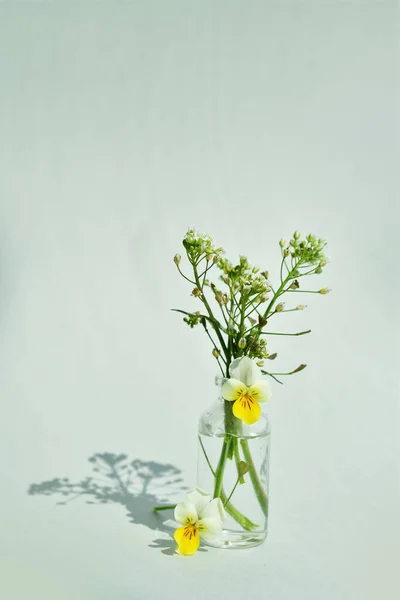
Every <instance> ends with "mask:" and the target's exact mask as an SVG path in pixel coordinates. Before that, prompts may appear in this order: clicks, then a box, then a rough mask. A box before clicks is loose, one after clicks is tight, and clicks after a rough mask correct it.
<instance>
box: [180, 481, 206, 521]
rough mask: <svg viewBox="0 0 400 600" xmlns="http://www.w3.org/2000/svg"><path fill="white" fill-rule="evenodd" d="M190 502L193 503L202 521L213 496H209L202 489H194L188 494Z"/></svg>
mask: <svg viewBox="0 0 400 600" xmlns="http://www.w3.org/2000/svg"><path fill="white" fill-rule="evenodd" d="M186 498H187V500H188V502H191V503H192V504H193V506H194V507H195V509H196V512H197V514H198V518H199V519H201V518H202V516H203V513H204V511H205V509H206V507H207V506H208V505H209V503H210V500H211V496H210V495H209V494H207V492H205V491H204V490H202V489H201V488H198V487H196V488H194V490H192V491H191V492H189V493H188V494H186Z"/></svg>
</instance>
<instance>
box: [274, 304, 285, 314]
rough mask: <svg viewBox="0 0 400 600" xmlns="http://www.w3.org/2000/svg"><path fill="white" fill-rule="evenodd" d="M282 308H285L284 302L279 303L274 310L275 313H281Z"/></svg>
mask: <svg viewBox="0 0 400 600" xmlns="http://www.w3.org/2000/svg"><path fill="white" fill-rule="evenodd" d="M284 308H285V303H284V302H279V304H278V305H277V307H276V308H275V312H282V311H283V309H284Z"/></svg>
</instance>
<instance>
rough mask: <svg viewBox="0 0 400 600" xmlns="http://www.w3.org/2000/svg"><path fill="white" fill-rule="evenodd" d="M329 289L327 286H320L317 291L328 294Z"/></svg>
mask: <svg viewBox="0 0 400 600" xmlns="http://www.w3.org/2000/svg"><path fill="white" fill-rule="evenodd" d="M330 291H331V290H330V289H329V288H321V289H320V290H319V293H320V294H329V292H330Z"/></svg>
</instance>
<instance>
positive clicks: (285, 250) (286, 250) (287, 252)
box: [283, 248, 290, 258]
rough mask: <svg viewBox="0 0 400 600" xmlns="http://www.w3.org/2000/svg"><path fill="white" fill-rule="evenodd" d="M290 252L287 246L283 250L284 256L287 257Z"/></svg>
mask: <svg viewBox="0 0 400 600" xmlns="http://www.w3.org/2000/svg"><path fill="white" fill-rule="evenodd" d="M289 254H290V252H289V248H285V249H284V251H283V256H284V257H285V258H286V257H287V256H289Z"/></svg>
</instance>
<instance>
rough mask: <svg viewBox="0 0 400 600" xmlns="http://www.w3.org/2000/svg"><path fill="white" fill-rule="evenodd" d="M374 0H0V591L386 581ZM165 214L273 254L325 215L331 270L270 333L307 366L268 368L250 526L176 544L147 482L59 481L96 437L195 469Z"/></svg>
mask: <svg viewBox="0 0 400 600" xmlns="http://www.w3.org/2000/svg"><path fill="white" fill-rule="evenodd" d="M396 4H397V3H395V2H390V1H388V2H384V1H383V2H378V1H377V2H373V1H364V2H361V1H360V2H357V1H356V0H354V1H352V2H350V1H348V2H345V1H343V2H339V1H336V2H335V1H332V2H323V1H321V2H316V1H315V2H312V1H305V2H294V1H293V2H287V1H284V2H263V1H256V0H247V1H246V2H244V1H237V0H230V1H228V0H226V1H223V0H215V1H213V2H209V1H204V0H202V1H198V2H196V1H190V0H188V1H183V0H182V1H176V0H169V1H167V0H165V1H162V0H158V1H152V0H150V1H147V2H139V1H138V2H135V1H132V2H107V3H98V2H92V3H79V4H78V3H76V4H74V3H72V4H70V3H68V4H67V3H57V2H54V3H53V2H14V3H10V2H3V3H2V4H1V5H0V76H1V95H0V107H1V108H0V116H1V137H0V140H1V141H0V147H1V156H0V164H1V180H0V193H1V195H0V352H1V360H0V369H1V374H0V397H1V402H2V418H1V420H0V447H1V450H2V454H1V456H2V460H1V467H0V468H1V485H2V493H1V532H0V557H1V560H0V568H1V577H0V590H1V597H2V598H3V597H4V599H6V600H39V599H40V600H47V599H49V600H65V599H67V598H68V600H70V599H73V600H111V599H112V600H127V599H129V600H131V599H132V600H152V599H154V598H162V599H165V600H172V599H174V600H176V599H177V598H178V599H179V598H185V597H190V598H194V599H195V600H197V599H200V598H209V599H210V600H214V599H217V598H224V599H225V598H234V599H235V600H237V599H239V598H250V597H251V598H257V597H260V598H261V597H263V598H270V599H271V600H292V599H293V600H294V599H303V598H304V599H307V600H322V599H323V600H375V599H376V598H382V599H384V600H392V599H394V598H398V597H399V596H398V594H399V593H400V592H399V584H398V579H397V575H396V574H395V568H396V566H397V565H398V560H399V545H398V536H399V511H398V509H399V488H398V480H397V475H396V473H398V466H399V446H398V445H397V439H398V436H399V428H398V396H399V386H398V376H397V373H398V363H399V352H398V339H399V333H400V331H399V320H398V309H397V303H398V297H399V292H400V289H399V277H398V267H397V265H398V259H399V255H398V243H397V242H398V233H399V212H398V201H399V180H398V172H396V167H397V165H398V160H399V152H398V150H399V149H398V143H397V141H398V129H397V126H398V121H397V118H398V111H397V102H398V98H397V99H396V95H395V84H396V78H397V71H398V66H399V65H398V59H397V56H398V55H397V51H398V49H397V47H396V37H397V36H398V34H399V27H398V11H397V9H396ZM188 226H196V227H197V228H199V229H200V230H202V231H206V232H208V233H210V234H211V235H213V236H214V237H215V238H216V240H217V241H218V243H220V244H221V245H223V246H224V248H225V249H226V251H227V253H228V255H229V256H231V257H232V259H235V257H237V255H238V254H239V253H242V254H243V253H244V254H247V255H248V256H249V258H250V260H251V261H253V262H255V263H256V264H259V265H260V266H262V267H263V268H267V269H269V271H270V273H271V275H272V276H273V277H275V276H276V275H277V271H278V268H277V267H278V262H279V246H278V240H279V238H280V237H282V236H286V237H287V236H290V235H291V233H292V232H293V230H294V229H299V230H300V231H302V232H309V231H312V232H315V233H316V234H317V235H322V236H324V237H326V238H327V239H328V240H329V250H328V254H329V255H330V256H331V259H332V262H331V265H330V266H329V268H327V269H326V273H325V274H324V276H323V277H322V278H320V279H318V280H317V281H316V282H315V285H316V286H317V287H322V286H323V285H327V286H329V287H331V288H332V289H333V292H332V293H331V294H330V295H328V296H324V297H322V296H321V297H320V296H308V297H305V298H304V303H307V304H308V309H307V311H304V313H299V314H298V313H290V314H289V315H287V317H285V319H284V320H282V322H284V323H285V324H284V327H285V330H286V331H293V330H296V331H298V330H301V329H305V328H311V329H312V330H313V333H312V335H310V336H308V337H300V338H293V339H292V338H282V339H279V342H278V340H277V341H276V344H275V345H273V344H272V346H273V347H274V348H275V349H276V350H278V352H279V359H277V361H276V363H277V365H276V366H277V367H279V370H285V369H290V368H293V367H295V366H296V365H298V364H299V363H301V362H305V363H307V364H308V367H307V369H306V370H305V371H303V372H302V373H301V374H299V375H297V376H294V377H292V378H289V379H288V380H287V381H286V382H285V383H286V385H285V386H279V385H278V384H273V393H274V398H273V400H272V401H271V403H270V405H269V407H268V412H269V415H270V418H271V422H272V428H273V440H272V443H273V446H272V471H271V490H270V492H271V496H270V497H271V503H270V533H269V538H268V541H267V543H266V544H265V545H264V546H262V547H259V548H256V549H253V550H249V551H240V552H239V551H238V552H229V551H218V550H213V549H211V550H208V551H207V552H202V553H200V552H199V553H198V554H197V555H196V556H195V557H193V558H192V559H185V558H182V557H179V556H177V555H171V553H170V548H173V544H171V543H170V542H169V541H168V536H167V534H166V533H165V532H162V531H161V532H157V531H155V530H154V527H155V525H154V522H153V521H152V520H151V518H150V516H149V514H148V509H149V508H150V504H151V502H150V501H149V502H147V500H151V495H150V494H147V496H146V497H145V498H142V499H141V500H140V499H139V500H140V502H135V498H134V494H135V492H134V491H132V490H131V491H128V492H127V496H126V497H125V501H126V502H128V504H129V502H130V501H131V503H132V504H131V505H130V506H131V510H130V515H128V516H127V513H129V507H128V510H127V507H126V506H125V507H124V506H122V505H121V503H120V502H121V496H120V495H118V494H116V495H114V496H113V499H112V500H111V502H110V503H108V504H104V505H102V504H101V503H100V505H98V502H99V501H101V499H102V498H103V496H104V494H107V492H104V491H103V492H102V491H101V489H100V488H96V489H98V490H99V491H98V497H97V499H96V498H93V497H92V496H85V495H83V496H79V497H77V498H75V499H73V495H71V494H72V492H74V493H75V492H76V494H80V493H81V492H82V491H84V488H83V489H82V485H83V486H84V485H85V483H84V482H85V478H86V477H89V476H91V475H93V476H95V475H96V472H93V470H92V467H93V466H95V465H94V464H93V463H90V462H88V458H89V457H90V456H92V455H93V454H96V453H103V452H108V453H115V454H122V453H123V454H126V455H127V457H128V459H129V460H130V461H131V460H133V459H135V458H137V459H140V460H141V461H155V462H157V463H171V464H172V465H174V467H175V468H176V471H177V472H178V471H180V472H181V477H182V478H183V480H184V481H183V483H179V484H176V485H178V487H179V486H180V485H182V484H184V485H188V486H191V485H193V484H194V483H195V463H196V422H197V418H198V415H199V414H200V412H201V411H202V410H203V409H204V408H205V407H206V406H207V405H208V404H209V403H210V402H211V400H212V399H213V397H214V395H215V390H214V388H213V376H214V373H215V370H216V369H215V364H214V359H213V357H212V356H211V354H210V350H211V349H210V347H209V346H208V344H207V341H206V340H205V339H203V337H204V336H203V335H202V333H201V332H200V331H196V330H195V331H190V330H189V329H188V328H187V327H186V325H184V324H183V323H182V321H181V318H180V317H179V316H178V315H176V314H174V313H171V312H169V309H170V308H173V307H179V308H192V307H194V306H195V301H194V300H193V299H192V298H190V289H189V288H188V286H187V285H186V283H185V282H184V281H183V280H181V279H179V277H178V275H177V273H176V271H175V268H174V264H173V262H172V257H173V255H174V254H175V252H177V251H178V252H179V251H181V247H180V240H181V239H182V236H183V234H184V233H185V231H186V229H187V227H188ZM296 300H300V296H298V297H297V296H296ZM272 346H271V349H272ZM106 459H107V460H108V461H109V462H110V461H111V462H112V461H114V460H115V457H114V458H113V457H108V458H107V457H106ZM152 468H153V470H154V469H155V471H156V473H158V472H159V470H160V467H159V466H157V465H155V466H154V465H153V467H152ZM64 477H65V478H69V482H68V481H67V482H65V481H64V482H62V481H57V478H59V479H60V480H61V478H64ZM96 477H99V481H100V480H101V481H103V482H104V485H106V484H107V480H108V481H109V483H110V482H111V485H114V484H115V479H112V480H111V479H110V478H107V477H104V476H103V475H101V474H99V473H97V475H96ZM102 478H103V479H102ZM54 479H56V481H52V480H54ZM82 481H83V484H82ZM96 481H97V480H96ZM158 481H159V480H158ZM43 482H47V483H43ZM49 482H50V483H49ZM79 482H80V483H79ZM153 483H154V482H153ZM155 483H157V482H155ZM32 484H37V485H36V487H35V486H33V487H30V486H31V485H32ZM72 484H74V485H75V487H73V486H72V487H68V486H71V485H72ZM91 485H93V483H92V484H91ZM95 485H101V484H100V483H97V484H95ZM174 485H175V484H174ZM172 487H173V486H171V489H172ZM174 489H175V488H174ZM28 490H30V491H31V494H28ZM57 490H58V491H59V492H62V491H65V492H66V494H67V495H66V496H64V497H63V496H62V495H60V494H59V493H56V492H57ZM33 492H35V493H33ZM152 493H153V492H152ZM46 494H47V495H46ZM102 494H103V496H102ZM129 494H131V496H130V495H129ZM177 497H179V494H178V496H177ZM63 498H64V500H66V501H67V502H68V503H67V504H66V505H64V506H63V505H58V504H57V502H60V501H61V500H62V499H63ZM129 498H130V500H129ZM85 499H89V501H92V502H94V504H87V503H86V502H85ZM146 502H147V504H146ZM132 520H136V523H135V524H133V523H131V521H132ZM155 540H158V541H156V542H154V541H155Z"/></svg>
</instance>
